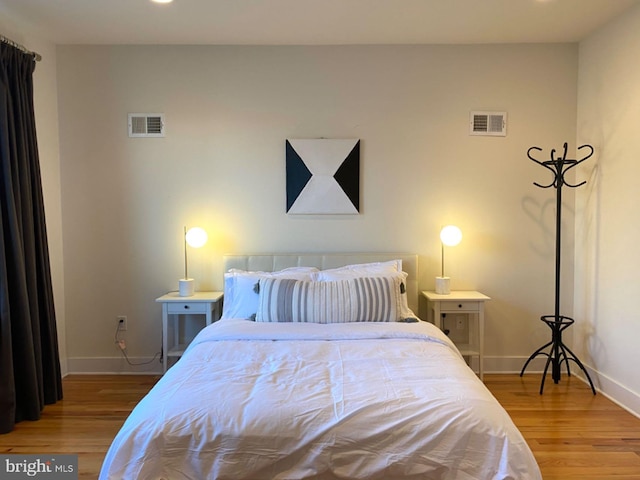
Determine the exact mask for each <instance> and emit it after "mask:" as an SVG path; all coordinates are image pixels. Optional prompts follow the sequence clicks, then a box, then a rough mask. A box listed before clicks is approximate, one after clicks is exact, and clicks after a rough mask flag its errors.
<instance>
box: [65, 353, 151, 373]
mask: <svg viewBox="0 0 640 480" xmlns="http://www.w3.org/2000/svg"><path fill="white" fill-rule="evenodd" d="M129 360H130V361H131V363H146V362H151V363H146V365H137V366H132V365H129V364H128V363H127V361H126V360H125V359H124V358H123V357H122V356H119V357H74V358H69V359H67V368H68V374H74V375H75V374H91V373H93V374H101V375H107V374H115V375H118V374H158V375H162V363H160V361H159V360H158V358H156V359H155V360H154V359H153V357H129Z"/></svg>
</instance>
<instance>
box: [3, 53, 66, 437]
mask: <svg viewBox="0 0 640 480" xmlns="http://www.w3.org/2000/svg"><path fill="white" fill-rule="evenodd" d="M34 69H35V61H34V58H33V55H31V54H27V53H24V52H22V51H21V50H19V49H18V48H16V47H13V46H11V45H8V44H5V43H0V223H1V227H0V228H2V230H1V232H0V433H7V432H10V431H11V430H12V429H13V428H14V425H15V423H16V422H19V421H22V420H37V419H39V418H40V414H41V412H42V409H43V408H44V405H45V404H51V403H55V402H57V401H58V400H60V399H61V398H62V378H61V374H60V360H59V357H58V338H57V332H56V318H55V312H54V305H53V289H52V285H51V273H50V267H49V248H48V244H47V232H46V227H45V218H44V203H43V197H42V184H41V181H40V164H39V159H38V145H37V141H36V128H35V116H34V110H33V71H34Z"/></svg>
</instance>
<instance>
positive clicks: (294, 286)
mask: <svg viewBox="0 0 640 480" xmlns="http://www.w3.org/2000/svg"><path fill="white" fill-rule="evenodd" d="M400 284H401V279H399V278H398V277H397V276H396V277H395V278H394V277H366V278H352V279H347V280H336V281H331V282H310V281H300V280H288V279H279V278H262V279H260V286H259V288H260V293H259V296H260V300H259V303H258V312H257V313H256V321H257V322H308V323H347V322H395V321H398V320H400V314H401V293H400V289H401V285H400Z"/></svg>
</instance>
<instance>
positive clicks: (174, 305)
mask: <svg viewBox="0 0 640 480" xmlns="http://www.w3.org/2000/svg"><path fill="white" fill-rule="evenodd" d="M209 305H210V304H209V303H201V302H180V303H178V302H171V303H167V311H168V313H170V314H178V313H207V307H209Z"/></svg>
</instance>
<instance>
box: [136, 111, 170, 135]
mask: <svg viewBox="0 0 640 480" xmlns="http://www.w3.org/2000/svg"><path fill="white" fill-rule="evenodd" d="M129 136H130V137H164V114H162V113H130V114H129Z"/></svg>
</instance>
